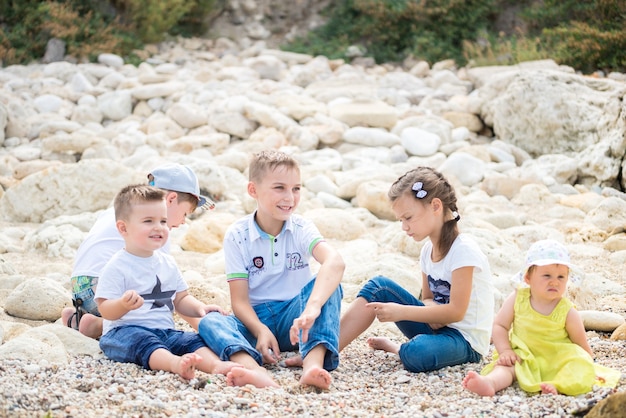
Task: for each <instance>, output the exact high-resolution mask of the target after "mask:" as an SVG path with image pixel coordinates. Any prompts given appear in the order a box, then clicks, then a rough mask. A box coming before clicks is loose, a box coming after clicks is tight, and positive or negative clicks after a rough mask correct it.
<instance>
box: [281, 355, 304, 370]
mask: <svg viewBox="0 0 626 418" xmlns="http://www.w3.org/2000/svg"><path fill="white" fill-rule="evenodd" d="M280 365H281V366H283V367H302V356H301V355H300V354H298V355H297V356H293V357H288V358H286V359H284V360H282V361H281V362H280Z"/></svg>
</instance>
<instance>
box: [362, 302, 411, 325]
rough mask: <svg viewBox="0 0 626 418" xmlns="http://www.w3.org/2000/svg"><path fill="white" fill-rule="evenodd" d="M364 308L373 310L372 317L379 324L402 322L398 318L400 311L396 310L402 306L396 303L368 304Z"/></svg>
mask: <svg viewBox="0 0 626 418" xmlns="http://www.w3.org/2000/svg"><path fill="white" fill-rule="evenodd" d="M365 306H366V307H368V308H371V309H373V310H374V315H376V318H377V319H378V320H379V321H380V322H398V321H401V320H402V318H400V317H399V312H400V310H399V309H398V308H400V307H402V306H403V305H400V304H398V303H383V302H370V303H368V304H366V305H365Z"/></svg>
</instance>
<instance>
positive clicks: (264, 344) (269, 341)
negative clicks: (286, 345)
mask: <svg viewBox="0 0 626 418" xmlns="http://www.w3.org/2000/svg"><path fill="white" fill-rule="evenodd" d="M256 349H257V350H258V351H259V353H261V355H262V356H263V362H264V363H269V364H275V363H277V362H278V360H279V359H280V348H279V347H278V341H277V340H276V337H274V334H272V331H270V330H269V328H267V327H266V328H265V330H264V331H261V333H259V335H258V336H257V340H256Z"/></svg>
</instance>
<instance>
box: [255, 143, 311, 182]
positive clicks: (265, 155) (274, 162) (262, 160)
mask: <svg viewBox="0 0 626 418" xmlns="http://www.w3.org/2000/svg"><path fill="white" fill-rule="evenodd" d="M278 167H285V168H291V169H294V170H298V171H300V166H299V165H298V162H297V161H296V160H295V159H294V158H293V157H292V156H290V155H287V154H285V153H284V152H281V151H277V150H265V151H261V152H257V153H256V154H254V156H253V157H252V160H251V161H250V168H249V172H248V178H249V180H250V181H254V182H260V181H261V180H263V177H265V174H266V173H268V172H270V171H274V170H276V169H277V168H278Z"/></svg>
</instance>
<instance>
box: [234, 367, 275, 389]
mask: <svg viewBox="0 0 626 418" xmlns="http://www.w3.org/2000/svg"><path fill="white" fill-rule="evenodd" d="M226 384H227V385H228V386H245V385H247V384H250V385H253V386H256V387H257V388H266V387H278V383H276V382H274V380H273V379H272V378H271V377H270V376H269V375H268V374H267V372H265V371H261V370H250V369H246V368H244V367H238V366H237V367H233V368H232V369H231V370H230V371H229V372H228V374H226Z"/></svg>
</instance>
